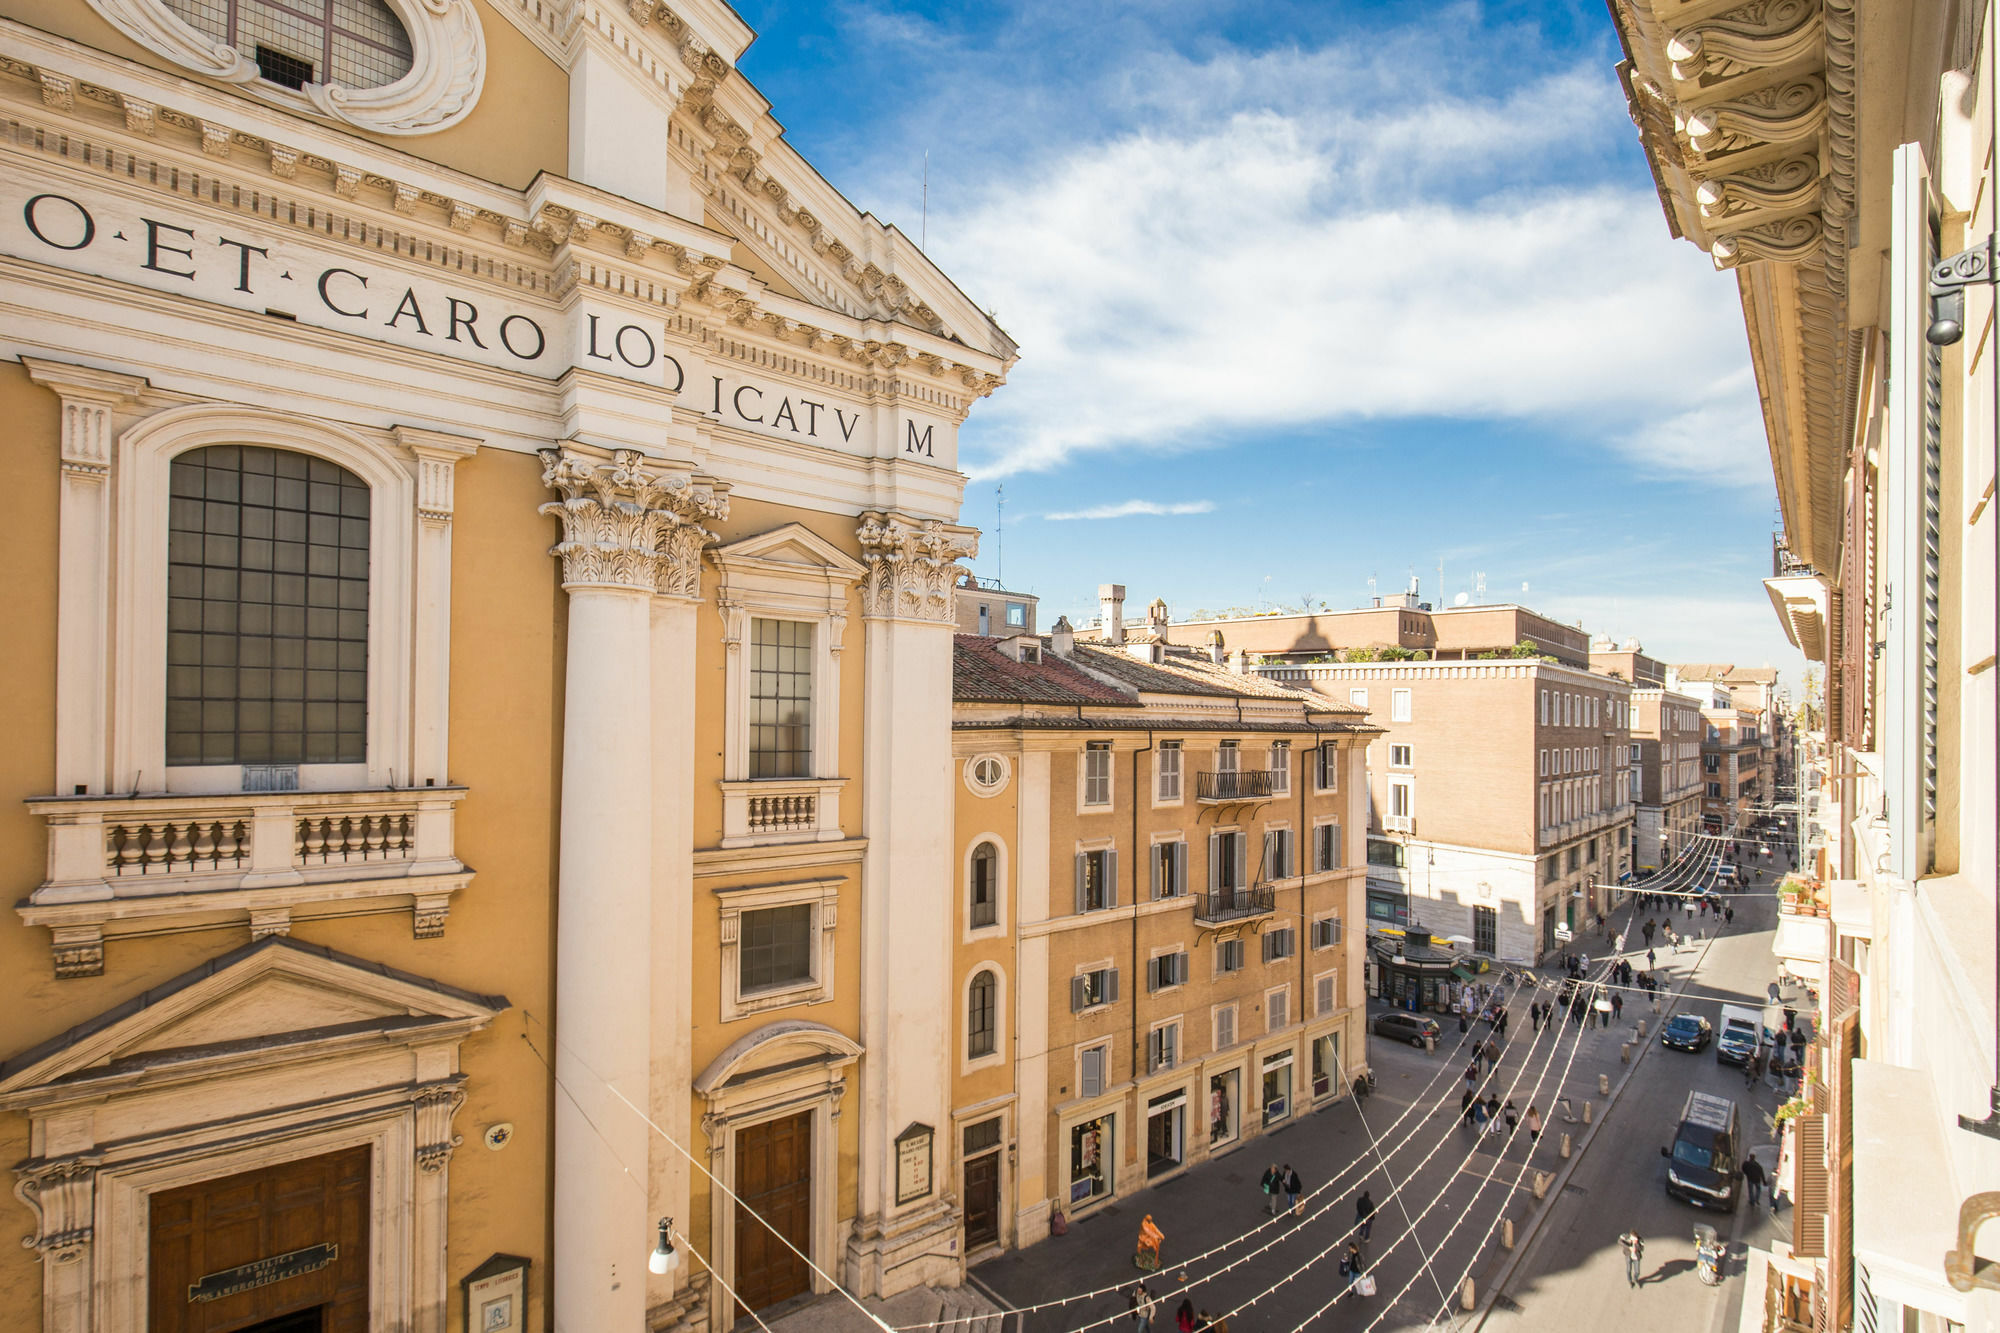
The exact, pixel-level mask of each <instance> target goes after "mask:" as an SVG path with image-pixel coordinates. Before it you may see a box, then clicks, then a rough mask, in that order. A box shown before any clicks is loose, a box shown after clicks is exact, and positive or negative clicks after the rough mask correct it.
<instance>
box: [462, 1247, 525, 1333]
mask: <svg viewBox="0 0 2000 1333" xmlns="http://www.w3.org/2000/svg"><path fill="white" fill-rule="evenodd" d="M528 1264H529V1261H528V1260H526V1259H523V1258H522V1257H521V1256H519V1255H517V1254H496V1255H494V1256H493V1257H492V1258H490V1259H488V1260H487V1261H486V1262H485V1263H483V1264H481V1265H479V1267H477V1268H475V1269H473V1270H472V1271H471V1272H470V1273H468V1274H467V1275H466V1276H464V1277H462V1278H460V1279H459V1280H458V1285H459V1287H460V1288H461V1289H462V1290H463V1291H464V1292H465V1333H523V1330H525V1329H526V1328H527V1327H528V1308H527V1306H528Z"/></svg>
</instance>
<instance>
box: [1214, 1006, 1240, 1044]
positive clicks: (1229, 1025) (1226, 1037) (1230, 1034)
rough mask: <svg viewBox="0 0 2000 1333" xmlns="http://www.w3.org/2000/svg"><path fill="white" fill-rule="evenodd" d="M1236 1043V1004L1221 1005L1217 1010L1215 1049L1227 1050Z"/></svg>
mask: <svg viewBox="0 0 2000 1333" xmlns="http://www.w3.org/2000/svg"><path fill="white" fill-rule="evenodd" d="M1235 1044H1236V1006H1235V1005H1233V1004H1225V1005H1219V1006H1217V1007H1216V1010H1215V1049H1216V1050H1218V1051H1221V1050H1227V1049H1228V1048H1229V1047H1231V1046H1234V1045H1235Z"/></svg>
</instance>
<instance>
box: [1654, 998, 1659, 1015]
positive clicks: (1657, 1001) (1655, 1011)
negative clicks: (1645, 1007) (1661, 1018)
mask: <svg viewBox="0 0 2000 1333" xmlns="http://www.w3.org/2000/svg"><path fill="white" fill-rule="evenodd" d="M1653 1012H1654V1013H1656V1014H1657V1013H1659V1012H1660V1001H1659V998H1658V997H1657V996H1655V997H1654V999H1653Z"/></svg>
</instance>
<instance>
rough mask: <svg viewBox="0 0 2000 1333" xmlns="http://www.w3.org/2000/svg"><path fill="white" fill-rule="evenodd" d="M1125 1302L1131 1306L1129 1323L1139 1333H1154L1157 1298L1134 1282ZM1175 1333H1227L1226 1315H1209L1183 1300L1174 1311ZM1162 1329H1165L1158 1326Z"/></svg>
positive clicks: (1188, 1300)
mask: <svg viewBox="0 0 2000 1333" xmlns="http://www.w3.org/2000/svg"><path fill="white" fill-rule="evenodd" d="M1125 1299H1126V1300H1127V1301H1129V1302H1131V1308H1132V1322H1133V1323H1134V1324H1135V1325H1137V1326H1138V1330H1139V1333H1153V1329H1154V1327H1155V1326H1156V1321H1157V1320H1158V1319H1159V1317H1160V1298H1159V1297H1157V1296H1155V1295H1154V1294H1153V1293H1152V1291H1151V1290H1150V1289H1148V1288H1147V1286H1146V1284H1145V1283H1144V1282H1134V1283H1133V1284H1132V1285H1131V1286H1130V1287H1127V1288H1126V1289H1125ZM1173 1326H1174V1330H1175V1333H1229V1319H1228V1317H1227V1316H1226V1315H1212V1314H1210V1313H1209V1312H1208V1311H1206V1310H1197V1309H1196V1308H1195V1305H1194V1301H1193V1300H1191V1299H1189V1298H1188V1297H1185V1296H1183V1297H1182V1298H1181V1303H1180V1306H1179V1308H1177V1309H1176V1310H1175V1311H1174V1324H1173ZM1159 1327H1161V1328H1162V1329H1164V1327H1165V1326H1164V1325H1159Z"/></svg>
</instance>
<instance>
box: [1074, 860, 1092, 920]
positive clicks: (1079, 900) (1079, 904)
mask: <svg viewBox="0 0 2000 1333" xmlns="http://www.w3.org/2000/svg"><path fill="white" fill-rule="evenodd" d="M1088 855H1089V853H1087V852H1078V853H1077V854H1076V910H1077V915H1079V916H1081V915H1082V914H1083V913H1084V912H1086V911H1088V910H1089V904H1088V903H1086V902H1085V901H1084V899H1083V881H1084V873H1085V872H1084V868H1083V861H1084V858H1085V857H1086V856H1088Z"/></svg>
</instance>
